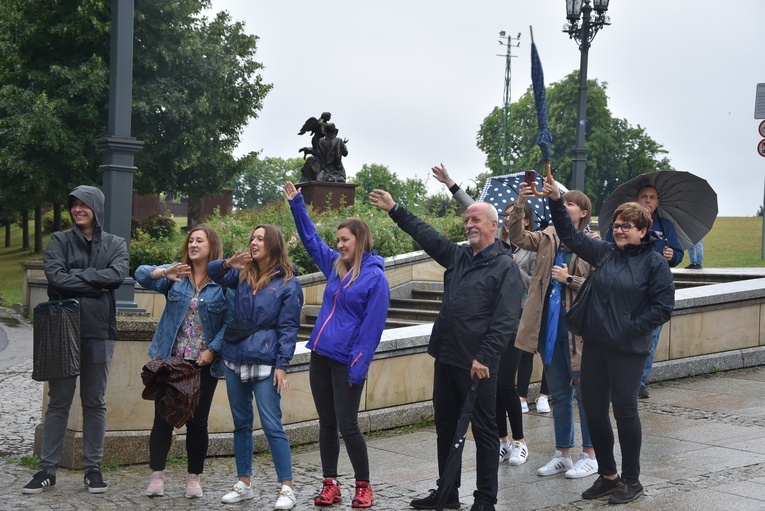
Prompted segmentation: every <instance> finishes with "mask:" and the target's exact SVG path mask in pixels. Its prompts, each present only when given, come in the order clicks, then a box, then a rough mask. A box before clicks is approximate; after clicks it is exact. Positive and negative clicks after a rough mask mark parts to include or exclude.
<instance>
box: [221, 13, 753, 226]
mask: <svg viewBox="0 0 765 511" xmlns="http://www.w3.org/2000/svg"><path fill="white" fill-rule="evenodd" d="M212 5H213V10H214V11H220V10H227V11H228V12H229V13H230V14H231V16H232V18H233V19H235V20H239V21H243V22H245V24H246V28H247V31H248V32H249V33H252V34H255V35H257V36H258V37H259V38H260V41H259V46H258V53H257V60H258V61H259V62H261V63H263V64H264V66H265V69H264V70H263V72H262V74H263V77H264V79H265V81H266V82H268V83H272V84H273V86H274V88H273V90H272V91H271V92H270V93H269V94H268V96H267V97H266V99H265V102H264V107H263V110H262V111H261V112H260V117H259V118H258V119H255V120H254V121H252V122H251V123H250V125H249V126H248V127H247V128H246V130H245V132H244V134H243V136H242V144H241V146H240V148H239V154H245V153H247V152H249V151H262V154H263V155H264V156H278V157H283V158H287V157H295V156H299V154H300V153H298V149H300V148H301V147H303V146H305V145H310V140H309V135H304V136H303V137H299V136H298V135H297V132H298V130H299V129H300V127H301V126H302V124H303V122H304V121H305V120H306V119H307V118H308V117H311V116H316V117H318V116H319V114H320V113H321V112H323V111H329V112H331V113H332V121H333V122H335V124H336V125H337V127H338V128H339V130H340V133H339V134H340V136H342V137H347V138H349V139H350V141H349V143H348V151H349V155H348V157H347V158H345V160H344V164H345V168H346V172H347V173H348V174H349V175H353V174H354V173H355V172H356V171H358V170H359V169H360V168H361V166H362V165H363V164H371V163H379V164H383V165H386V166H388V167H389V168H390V170H391V171H393V172H395V173H396V174H398V176H399V177H401V178H404V177H418V178H421V179H428V187H429V189H430V190H431V191H437V190H439V186H440V184H439V183H436V182H434V180H433V179H432V178H431V177H430V167H431V166H433V165H434V164H438V163H440V162H443V163H444V164H445V165H446V166H447V168H448V169H449V171H450V173H451V174H452V176H453V177H454V178H455V180H457V181H458V182H461V183H463V184H471V181H470V180H471V179H472V178H474V177H475V176H476V175H478V174H479V173H481V172H484V171H485V166H484V162H485V155H484V154H483V153H482V152H481V151H480V150H479V149H478V148H477V147H476V144H475V140H476V134H477V132H478V129H479V127H480V124H481V121H482V120H483V119H484V118H485V117H486V116H487V115H488V114H489V113H490V112H491V110H492V109H493V108H494V107H495V106H500V105H501V103H502V94H503V86H504V72H505V58H504V54H505V48H504V47H503V46H500V45H499V43H498V40H499V37H498V34H499V31H500V30H505V31H507V32H508V33H509V34H513V36H515V35H517V34H518V33H519V32H520V33H521V39H520V42H521V45H520V47H519V48H515V49H514V50H513V54H514V55H517V57H516V58H514V59H513V61H512V85H511V93H512V94H511V96H512V101H516V100H517V99H518V98H519V97H520V96H521V95H522V94H523V93H524V92H525V91H526V90H527V89H528V87H529V86H530V84H531V76H530V56H529V55H530V38H529V25H533V27H534V38H535V40H536V43H537V47H538V50H539V53H540V57H541V60H542V65H543V67H544V72H545V82H546V83H547V84H550V83H552V82H555V81H559V80H561V79H562V78H563V77H565V76H566V75H567V74H568V73H570V72H571V71H573V70H575V69H578V68H579V58H580V53H579V49H578V47H577V45H576V44H575V42H574V41H572V40H570V39H569V37H568V35H566V34H564V33H563V32H562V31H561V29H562V27H563V25H564V23H565V22H566V19H565V14H566V12H565V0H523V1H520V0H501V1H500V0H487V1H482V0H478V1H473V2H467V1H464V0H463V1H456V0H407V1H401V0H388V1H385V2H383V1H376V2H373V1H367V0H335V1H333V2H317V1H310V2H309V1H305V0H280V1H274V0H213V1H212ZM608 14H609V16H610V17H611V23H612V24H611V25H610V26H607V27H605V28H604V29H603V30H601V31H600V33H598V35H597V36H596V38H595V40H594V41H593V44H592V47H591V48H590V53H589V57H590V58H589V73H588V77H589V78H591V79H597V80H599V81H600V82H606V83H607V84H608V89H607V94H608V96H609V102H608V107H609V109H610V110H611V113H612V115H613V116H614V117H618V118H623V119H626V120H627V121H628V122H629V123H630V124H632V125H633V126H637V125H640V126H642V127H644V128H645V129H646V131H647V133H648V135H649V136H651V137H652V138H653V139H654V140H656V141H657V142H658V143H660V144H662V145H663V146H664V148H665V149H666V150H667V151H669V154H668V155H667V156H668V158H669V159H670V160H671V163H672V165H673V166H674V168H676V169H678V170H687V171H690V172H693V173H694V174H697V175H699V176H701V177H703V178H704V179H707V180H708V181H709V183H710V184H711V185H712V187H713V188H714V189H715V190H716V192H717V194H718V203H719V210H720V213H719V214H720V216H753V215H754V214H755V213H756V211H757V209H758V207H759V206H760V205H761V204H762V202H763V188H764V186H765V183H764V178H765V158H762V157H760V156H758V154H757V151H756V147H757V143H758V142H759V141H760V136H759V134H758V130H757V128H758V125H759V123H760V121H759V120H755V119H754V104H755V92H756V85H757V83H762V82H765V58H763V37H762V34H763V30H764V28H765V27H763V25H764V20H765V1H763V0H739V1H736V2H713V1H711V0H701V1H700V0H613V1H612V2H611V5H610V7H609V11H608ZM498 55H501V56H498ZM572 129H574V128H573V127H572ZM554 143H555V142H553V144H554ZM532 149H534V148H529V150H532ZM555 164H556V162H553V172H554V171H555ZM564 184H565V185H568V184H569V183H564Z"/></svg>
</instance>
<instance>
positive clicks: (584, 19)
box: [563, 0, 611, 191]
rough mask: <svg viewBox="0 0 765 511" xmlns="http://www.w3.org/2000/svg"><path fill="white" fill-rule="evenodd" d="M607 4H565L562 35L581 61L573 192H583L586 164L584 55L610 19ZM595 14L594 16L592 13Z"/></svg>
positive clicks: (574, 0) (584, 0) (582, 0)
mask: <svg viewBox="0 0 765 511" xmlns="http://www.w3.org/2000/svg"><path fill="white" fill-rule="evenodd" d="M608 2H609V0H593V2H592V3H593V5H592V6H590V0H566V19H568V23H566V24H565V25H564V26H563V32H565V33H567V34H568V35H569V37H570V38H571V39H574V40H575V41H576V42H577V43H579V51H580V53H581V60H580V62H579V110H578V116H577V126H576V148H574V150H573V151H572V154H573V162H574V168H573V172H572V174H571V186H572V188H573V189H574V190H582V191H584V170H585V166H586V164H587V148H586V147H585V145H584V137H585V130H586V128H587V53H588V51H589V49H590V43H592V40H593V39H594V38H595V34H597V33H598V31H599V30H600V29H601V28H603V27H604V26H606V25H610V24H611V18H609V17H608V16H607V15H606V11H608ZM593 10H594V11H595V14H594V15H593V13H592V11H593Z"/></svg>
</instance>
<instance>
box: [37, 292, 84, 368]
mask: <svg viewBox="0 0 765 511" xmlns="http://www.w3.org/2000/svg"><path fill="white" fill-rule="evenodd" d="M32 337H33V342H32V344H33V351H32V379H34V380H36V381H48V380H54V379H56V378H71V377H73V376H77V375H79V374H80V302H78V301H77V300H74V299H67V300H57V301H51V302H42V303H40V304H38V305H37V307H35V311H34V331H33V336H32Z"/></svg>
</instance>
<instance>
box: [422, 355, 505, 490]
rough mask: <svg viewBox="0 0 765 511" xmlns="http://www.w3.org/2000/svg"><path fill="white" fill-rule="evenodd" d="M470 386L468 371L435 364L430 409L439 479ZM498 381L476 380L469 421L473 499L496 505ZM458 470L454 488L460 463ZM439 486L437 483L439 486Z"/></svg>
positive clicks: (458, 484)
mask: <svg viewBox="0 0 765 511" xmlns="http://www.w3.org/2000/svg"><path fill="white" fill-rule="evenodd" d="M471 386H472V382H471V380H470V371H469V370H468V369H464V368H459V367H454V366H449V365H444V364H440V363H438V361H436V363H435V371H434V375H433V409H434V412H435V413H434V419H435V422H436V434H437V447H438V475H439V478H440V477H441V476H443V474H444V469H445V468H446V460H447V458H448V457H449V450H450V448H451V446H452V441H453V440H454V434H455V432H456V429H457V421H458V420H459V417H460V412H461V411H462V405H463V403H464V401H465V397H466V396H467V394H468V392H469V391H470V387H471ZM496 404H497V378H496V376H492V377H491V378H487V379H483V380H479V382H478V393H477V395H476V400H475V407H474V408H473V414H472V416H471V419H470V423H471V426H472V428H473V438H474V439H475V444H476V490H475V492H474V493H473V496H474V497H475V499H479V500H482V501H484V502H489V503H491V504H496V503H497V469H498V468H499V457H498V454H497V453H498V451H499V439H498V434H497V424H496V422H495V407H496ZM458 461H459V466H458V467H457V477H456V480H455V481H456V482H455V488H459V487H460V483H461V480H460V479H461V474H462V460H461V459H460V460H458ZM439 484H440V482H439Z"/></svg>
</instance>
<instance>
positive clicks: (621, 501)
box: [608, 490, 645, 504]
mask: <svg viewBox="0 0 765 511" xmlns="http://www.w3.org/2000/svg"><path fill="white" fill-rule="evenodd" d="M614 493H615V492H614ZM643 493H645V490H640V491H639V492H638V493H636V494H635V496H634V497H632V498H631V499H629V500H613V501H612V500H611V498H612V497H614V495H611V497H609V498H608V503H609V504H627V503H628V502H632V501H634V500H637V498H638V497H640V496H642V495H643Z"/></svg>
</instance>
